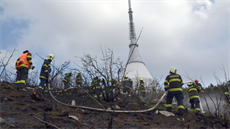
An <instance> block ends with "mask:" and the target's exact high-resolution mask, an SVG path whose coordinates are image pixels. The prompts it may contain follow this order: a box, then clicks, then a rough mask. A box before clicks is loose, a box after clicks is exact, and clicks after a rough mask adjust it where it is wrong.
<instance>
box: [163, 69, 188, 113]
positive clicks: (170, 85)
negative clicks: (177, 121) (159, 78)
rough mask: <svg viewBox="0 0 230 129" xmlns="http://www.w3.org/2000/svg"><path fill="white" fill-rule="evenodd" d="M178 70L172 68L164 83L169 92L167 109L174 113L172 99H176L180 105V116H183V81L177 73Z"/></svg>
mask: <svg viewBox="0 0 230 129" xmlns="http://www.w3.org/2000/svg"><path fill="white" fill-rule="evenodd" d="M176 72H177V69H176V68H175V67H171V68H170V71H169V73H170V74H169V75H168V76H167V77H166V79H165V82H164V86H165V87H164V88H165V91H168V94H167V97H166V107H167V111H169V112H172V99H173V97H175V98H176V100H177V104H178V115H179V116H182V115H183V114H184V106H183V98H184V96H183V93H182V85H183V84H184V83H183V80H182V78H181V76H180V75H179V74H177V73H176Z"/></svg>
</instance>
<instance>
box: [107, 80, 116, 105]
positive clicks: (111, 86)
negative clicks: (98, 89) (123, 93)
mask: <svg viewBox="0 0 230 129" xmlns="http://www.w3.org/2000/svg"><path fill="white" fill-rule="evenodd" d="M109 82H111V85H110V86H109V94H110V96H109V98H110V101H112V102H113V101H114V97H115V96H114V93H113V92H115V93H117V92H118V89H117V84H118V83H117V80H116V79H113V78H112V79H109Z"/></svg>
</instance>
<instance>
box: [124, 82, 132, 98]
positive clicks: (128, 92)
mask: <svg viewBox="0 0 230 129" xmlns="http://www.w3.org/2000/svg"><path fill="white" fill-rule="evenodd" d="M123 94H124V97H125V98H126V97H128V101H130V100H131V88H130V87H129V86H125V87H124V89H123Z"/></svg>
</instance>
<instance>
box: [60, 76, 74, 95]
mask: <svg viewBox="0 0 230 129" xmlns="http://www.w3.org/2000/svg"><path fill="white" fill-rule="evenodd" d="M72 76H73V73H71V72H70V73H66V74H65V78H64V79H63V80H62V81H63V83H64V95H71V93H68V88H69V87H70V86H69V83H70V77H72Z"/></svg>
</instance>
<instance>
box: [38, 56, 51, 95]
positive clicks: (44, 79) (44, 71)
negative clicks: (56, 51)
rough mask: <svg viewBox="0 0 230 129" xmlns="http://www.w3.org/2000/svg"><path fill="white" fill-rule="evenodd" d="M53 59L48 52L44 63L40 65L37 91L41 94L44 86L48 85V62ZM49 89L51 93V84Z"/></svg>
mask: <svg viewBox="0 0 230 129" xmlns="http://www.w3.org/2000/svg"><path fill="white" fill-rule="evenodd" d="M53 59H54V55H53V54H51V53H50V54H48V55H47V58H46V59H45V60H44V63H43V65H42V67H41V72H40V77H39V78H40V84H39V86H38V92H39V93H40V94H41V93H42V92H43V90H44V88H45V85H46V87H48V81H49V74H50V72H51V68H50V63H51V62H52V60H53ZM50 90H51V92H52V93H53V86H52V85H50Z"/></svg>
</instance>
